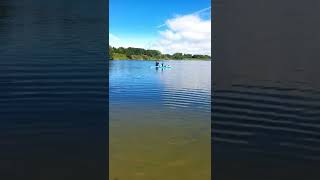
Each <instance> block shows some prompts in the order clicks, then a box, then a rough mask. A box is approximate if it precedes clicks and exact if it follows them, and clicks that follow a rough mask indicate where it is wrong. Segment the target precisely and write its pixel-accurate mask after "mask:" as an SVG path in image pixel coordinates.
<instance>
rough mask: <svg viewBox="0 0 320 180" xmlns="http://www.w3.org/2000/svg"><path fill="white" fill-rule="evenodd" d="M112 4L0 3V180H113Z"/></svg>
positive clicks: (8, 0) (32, 0)
mask: <svg viewBox="0 0 320 180" xmlns="http://www.w3.org/2000/svg"><path fill="white" fill-rule="evenodd" d="M106 3H107V2H104V1H100V0H98V1H90V2H88V1H85V0H70V1H69V0H68V1H64V0H55V1H41V0H28V1H20V0H1V1H0V42H1V43H0V59H1V60H0V72H1V73H0V159H1V160H0V177H1V179H15V178H17V179H47V180H48V179H107V177H106V166H107V151H108V148H107V146H106V142H107V140H108V139H107V134H108V133H107V130H108V127H107V120H108V119H107V117H108V103H107V102H108V101H107V98H108V88H107V85H108V60H107V56H106V47H107V44H108V43H107V40H108V38H107V27H106V24H107V23H108V19H107V14H108V11H107V4H106ZM88 12H90V13H88Z"/></svg>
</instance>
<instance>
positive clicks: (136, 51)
mask: <svg viewBox="0 0 320 180" xmlns="http://www.w3.org/2000/svg"><path fill="white" fill-rule="evenodd" d="M109 59H110V60H210V59H211V57H210V56H208V55H197V54H194V55H193V54H183V53H175V54H172V55H171V54H162V53H161V52H160V51H158V50H146V49H142V48H132V47H129V48H123V47H120V48H115V47H111V46H109Z"/></svg>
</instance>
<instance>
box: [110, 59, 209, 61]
mask: <svg viewBox="0 0 320 180" xmlns="http://www.w3.org/2000/svg"><path fill="white" fill-rule="evenodd" d="M109 60H110V61H212V60H211V59H109Z"/></svg>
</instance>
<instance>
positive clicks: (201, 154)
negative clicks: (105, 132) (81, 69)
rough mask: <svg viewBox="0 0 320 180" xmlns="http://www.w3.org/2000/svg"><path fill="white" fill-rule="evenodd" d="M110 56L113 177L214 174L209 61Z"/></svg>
mask: <svg viewBox="0 0 320 180" xmlns="http://www.w3.org/2000/svg"><path fill="white" fill-rule="evenodd" d="M164 62H165V65H171V66H172V68H171V69H163V70H162V69H155V68H153V66H154V64H155V62H154V61H142V60H138V61H135V60H115V61H110V72H109V78H110V79H109V81H110V82H109V88H110V89H109V96H110V102H109V111H110V112H109V113H110V114H109V118H110V133H109V141H110V143H109V146H110V153H109V158H110V161H109V165H110V176H109V177H110V179H111V180H116V179H118V180H122V179H130V180H144V179H145V180H150V179H154V180H156V179H159V180H163V179H166V180H177V179H186V180H197V179H201V180H209V179H211V176H210V174H211V141H210V137H211V133H210V132H211V126H210V124H211V61H191V60H186V61H182V60H178V61H173V60H169V61H164Z"/></svg>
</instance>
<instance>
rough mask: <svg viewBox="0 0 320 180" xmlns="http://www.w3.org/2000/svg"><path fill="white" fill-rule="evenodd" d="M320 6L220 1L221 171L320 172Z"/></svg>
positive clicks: (259, 174)
mask: <svg viewBox="0 0 320 180" xmlns="http://www.w3.org/2000/svg"><path fill="white" fill-rule="evenodd" d="M319 7H320V3H319V2H316V3H315V2H313V1H304V2H303V3H302V2H301V1H297V0H284V1H256V0H246V1H220V2H218V3H217V4H216V5H214V8H215V10H213V12H217V14H216V15H218V16H219V18H216V20H217V21H215V22H216V24H215V25H216V26H215V28H213V29H214V31H215V32H214V34H215V37H216V39H215V40H216V41H215V43H214V44H215V49H216V51H215V57H216V61H215V63H214V69H213V75H214V76H213V81H212V82H213V91H214V93H213V99H214V100H213V121H212V127H213V129H212V133H213V146H214V148H213V151H214V155H213V156H214V157H213V158H214V164H213V167H216V168H215V172H216V174H217V176H216V177H214V178H217V179H220V178H221V179H260V180H263V179H276V180H278V179H279V180H282V179H320V177H319V175H320V174H319V167H320V111H319V109H320V91H319V88H320V83H319V82H320V81H319V65H320V61H319V57H320V51H319V50H318V44H319V41H320V24H319V23H316V22H317V21H318V19H319V15H320V13H319V11H318V9H319ZM270 12H272V13H270ZM300 22H301V24H302V25H301V26H297V23H298V24H299V23H300ZM239 177H241V178H239Z"/></svg>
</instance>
